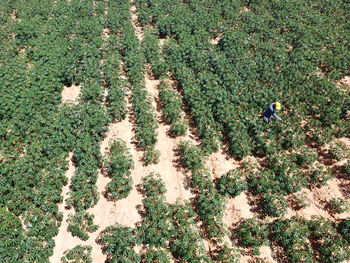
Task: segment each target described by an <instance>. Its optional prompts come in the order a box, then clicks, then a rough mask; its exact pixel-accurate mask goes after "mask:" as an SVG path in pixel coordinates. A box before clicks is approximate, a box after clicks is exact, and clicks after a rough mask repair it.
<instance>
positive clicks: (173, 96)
mask: <svg viewBox="0 0 350 263" xmlns="http://www.w3.org/2000/svg"><path fill="white" fill-rule="evenodd" d="M158 89H159V99H160V101H161V104H162V113H163V118H164V121H165V122H166V123H167V124H171V127H170V132H171V134H172V135H173V136H180V135H184V134H185V133H186V131H187V128H188V123H187V122H186V121H184V120H183V111H182V101H181V96H180V95H179V94H178V93H177V92H176V91H175V90H174V89H173V88H171V87H170V85H169V84H168V83H167V82H166V81H165V80H161V82H160V84H159V87H158Z"/></svg>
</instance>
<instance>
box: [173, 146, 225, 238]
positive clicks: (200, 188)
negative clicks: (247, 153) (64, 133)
mask: <svg viewBox="0 0 350 263" xmlns="http://www.w3.org/2000/svg"><path fill="white" fill-rule="evenodd" d="M179 151H180V153H181V161H182V163H183V164H184V166H185V167H186V168H187V169H189V170H190V171H191V174H192V178H191V179H192V180H191V186H192V190H193V191H194V192H195V193H196V199H195V202H194V203H195V204H194V205H195V207H196V210H195V211H196V213H197V214H198V216H199V218H200V219H201V220H202V222H203V226H204V229H205V230H206V236H207V237H208V238H210V239H217V240H218V241H222V238H223V237H224V235H225V234H226V231H225V228H224V224H223V221H222V218H223V214H224V210H225V201H224V198H223V197H222V195H220V194H219V192H218V191H217V190H216V188H215V187H214V185H213V183H212V181H211V175H210V173H209V171H208V170H207V169H206V168H205V166H204V161H205V158H204V155H203V152H202V151H201V150H200V148H198V147H197V146H195V145H193V144H192V143H190V142H188V141H182V142H180V145H179Z"/></svg>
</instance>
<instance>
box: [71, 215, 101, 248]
mask: <svg viewBox="0 0 350 263" xmlns="http://www.w3.org/2000/svg"><path fill="white" fill-rule="evenodd" d="M94 218H95V216H94V215H93V214H89V213H87V212H85V211H81V212H78V213H76V214H74V215H73V214H70V215H69V217H68V222H69V225H68V231H70V232H71V233H72V236H77V237H79V238H80V239H82V240H84V241H85V240H88V238H89V235H88V233H92V232H95V231H96V230H97V229H98V226H97V225H94Z"/></svg>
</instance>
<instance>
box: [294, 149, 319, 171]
mask: <svg viewBox="0 0 350 263" xmlns="http://www.w3.org/2000/svg"><path fill="white" fill-rule="evenodd" d="M295 158H296V163H297V164H298V165H299V166H302V167H306V168H307V167H310V166H311V165H312V164H313V163H314V162H315V161H316V160H317V159H318V154H317V151H316V150H314V149H311V148H309V147H305V146H304V147H301V148H299V149H298V153H296V155H295Z"/></svg>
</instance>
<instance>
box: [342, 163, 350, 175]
mask: <svg viewBox="0 0 350 263" xmlns="http://www.w3.org/2000/svg"><path fill="white" fill-rule="evenodd" d="M342 171H343V173H345V174H346V175H347V176H348V177H349V178H350V161H348V162H347V163H346V164H344V165H343V167H342Z"/></svg>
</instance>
